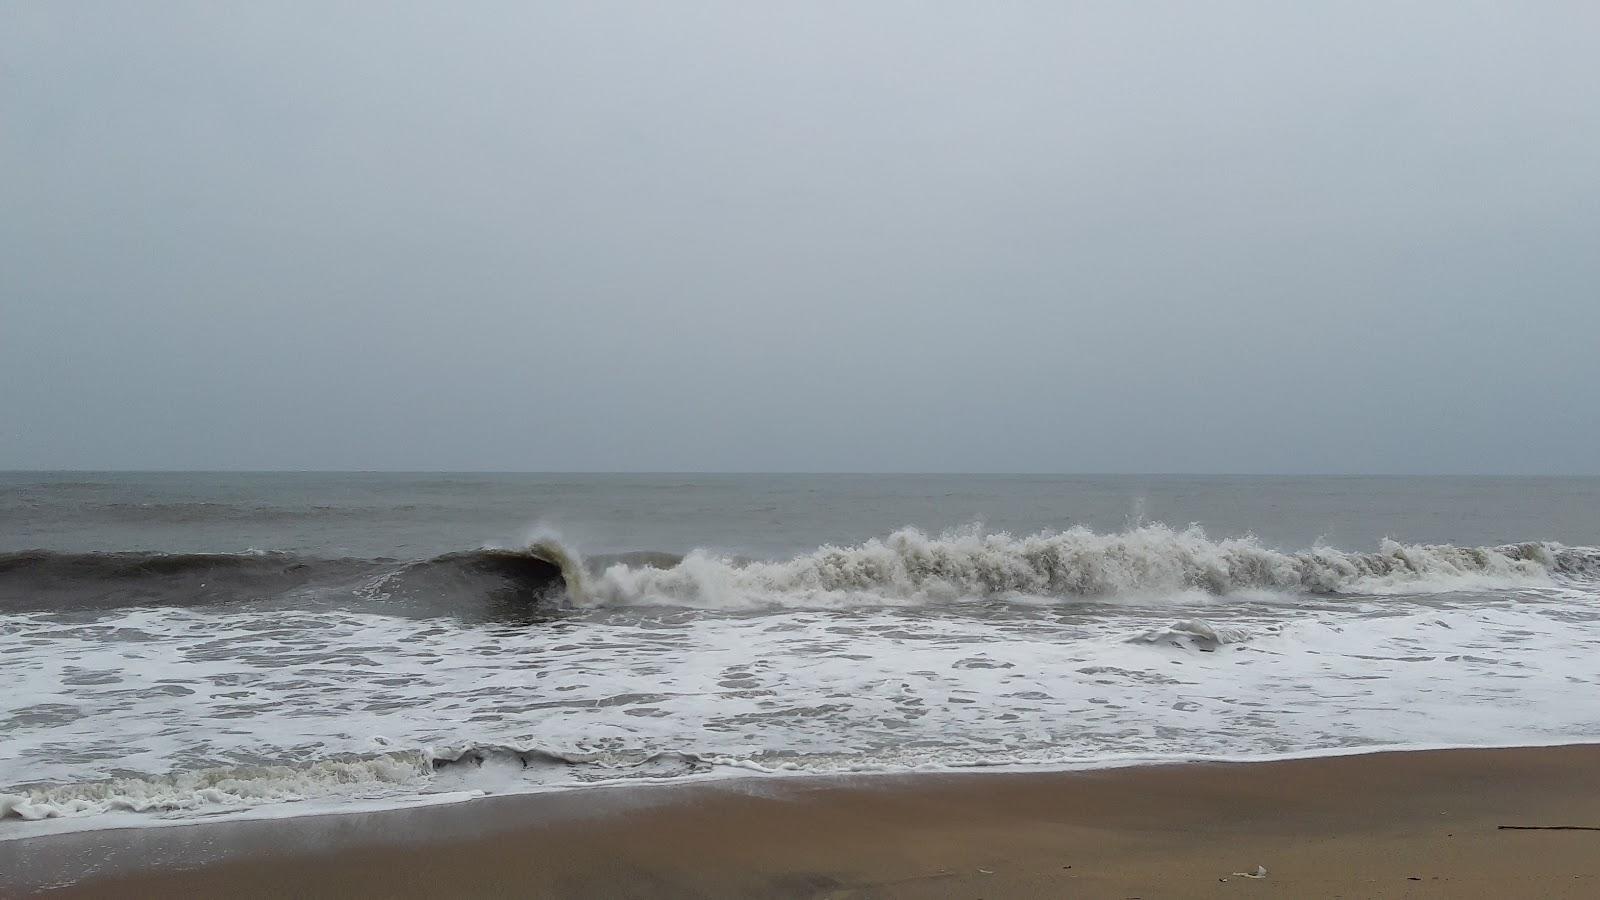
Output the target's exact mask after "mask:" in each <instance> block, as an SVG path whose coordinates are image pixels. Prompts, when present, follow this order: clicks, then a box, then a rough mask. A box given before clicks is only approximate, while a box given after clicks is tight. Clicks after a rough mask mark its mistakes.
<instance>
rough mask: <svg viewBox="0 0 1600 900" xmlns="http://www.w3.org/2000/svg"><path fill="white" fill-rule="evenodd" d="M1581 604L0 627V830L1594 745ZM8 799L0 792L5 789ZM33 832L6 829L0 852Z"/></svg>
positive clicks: (1166, 603)
mask: <svg viewBox="0 0 1600 900" xmlns="http://www.w3.org/2000/svg"><path fill="white" fill-rule="evenodd" d="M1597 653H1600V605H1597V597H1596V595H1595V593H1594V592H1593V590H1592V589H1590V588H1586V587H1582V586H1572V585H1568V586H1562V587H1549V588H1547V587H1538V588H1523V589H1518V590H1516V591H1497V592H1493V593H1482V592H1478V593H1466V594H1463V593H1454V594H1440V595H1433V596H1400V597H1387V598H1385V597H1336V598H1322V597H1317V596H1307V595H1299V596H1290V595H1285V594H1281V593H1273V594H1265V595H1258V594H1252V593H1250V592H1245V593H1244V594H1243V595H1239V594H1230V595H1226V596H1217V595H1214V594H1211V593H1209V592H1195V591H1192V590H1191V591H1188V592H1180V593H1176V594H1170V595H1166V596H1164V597H1163V596H1161V595H1151V596H1149V597H1146V598H1144V599H1143V600H1141V601H1139V602H1137V603H1125V602H1117V603H1104V602H1100V603H1078V604H1060V603H1048V602H1047V603H1043V604H1040V605H1034V604H1028V603H989V604H969V605H957V606H955V607H948V608H946V607H941V608H939V609H937V610H927V609H922V608H916V607H913V608H901V607H863V608H850V609H843V610H807V609H790V610H785V611H782V612H781V613H779V614H772V615H759V616H750V615H745V614H738V615H724V614H710V613H704V612H695V611H688V610H651V611H647V612H644V613H640V612H628V611H622V612H618V611H605V612H599V613H590V614H587V615H584V616H579V617H577V618H573V619H570V620H567V621H564V622H561V623H560V624H559V625H555V626H548V625H543V626H531V627H529V626H494V625H470V624H464V623H460V622H454V621H451V620H438V619H429V620H413V619H397V618H391V617H387V616H381V615H374V614H366V613H353V612H348V611H337V610H322V611H301V612H284V611H276V612H252V611H245V610H235V611H218V610H209V609H149V608H144V609H123V610H111V611H106V612H105V613H104V614H100V615H96V616H93V617H85V616H83V615H81V614H77V615H67V614H51V613H30V614H25V615H10V616H4V617H0V665H3V666H4V669H5V671H6V673H7V678H8V682H7V690H6V694H5V707H4V709H3V710H0V726H3V727H4V728H5V732H6V737H7V739H6V740H5V741H4V742H0V794H6V795H9V796H7V797H6V798H5V799H4V800H0V810H3V812H0V817H9V818H11V819H13V820H15V819H21V818H30V817H38V816H46V817H52V816H53V817H64V818H66V819H69V820H71V821H73V822H81V823H83V824H84V825H85V826H87V827H95V826H96V824H97V823H105V824H118V825H124V824H127V823H128V817H129V816H137V817H143V818H145V819H149V820H150V821H184V820H188V819H192V818H193V817H196V816H202V815H204V816H211V815H215V814H218V813H223V814H227V815H234V814H237V813H240V812H241V811H247V810H265V809H269V808H284V809H290V808H295V809H303V810H306V811H312V810H326V809H328V808H330V807H341V806H353V805H358V804H362V803H374V802H377V803H402V802H414V801H416V800H417V799H418V798H427V797H440V796H446V795H447V796H450V797H459V796H466V795H471V794H473V793H476V792H486V791H487V792H505V791H524V790H548V789H560V788H565V787H572V786H578V785H587V784H596V783H606V782H609V781H615V780H619V779H634V780H637V781H658V780H662V779H673V778H681V777H685V776H697V777H704V776H706V775H715V774H717V773H720V772H726V771H740V772H756V773H791V774H792V773H800V774H806V773H813V774H822V773H833V772H857V771H897V770H917V769H927V768H948V767H987V766H997V765H1000V766H1024V765H1036V766H1053V767H1060V766H1083V765H1098V764H1105V763H1107V762H1108V761H1116V760H1130V759H1139V760H1157V759H1184V758H1212V757H1227V758H1264V757H1271V756H1280V755H1284V754H1308V753H1318V752H1336V751H1344V750H1350V749H1353V748H1363V747H1365V748H1371V747H1381V746H1416V745H1483V744H1516V743H1553V742H1561V741H1572V740H1580V739H1583V738H1586V737H1590V738H1592V737H1596V736H1600V708H1597V707H1596V706H1595V704H1594V696H1595V692H1596V690H1597V688H1600V675H1597V674H1596V672H1595V669H1594V665H1593V660H1594V658H1595V657H1596V654H1597ZM7 786H9V787H7ZM34 826H40V827H45V826H49V827H59V823H58V825H55V826H52V825H50V823H49V822H43V823H39V822H34V823H18V822H16V821H11V822H3V823H0V839H3V838H5V837H12V836H24V835H26V834H29V833H34V832H32V831H30V830H29V829H30V828H32V827H34Z"/></svg>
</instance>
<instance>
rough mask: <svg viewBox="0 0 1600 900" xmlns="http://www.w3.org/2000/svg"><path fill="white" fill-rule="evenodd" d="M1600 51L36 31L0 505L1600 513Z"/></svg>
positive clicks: (1218, 29) (1479, 23)
mask: <svg viewBox="0 0 1600 900" xmlns="http://www.w3.org/2000/svg"><path fill="white" fill-rule="evenodd" d="M1596 33H1600V6H1595V5H1593V4H1580V3H1549V4H1539V5H1537V6H1535V7H1520V6H1519V7H1505V6H1496V5H1492V4H1487V3H1466V4H1461V3H1445V2H1422V3H1413V4H1405V5H1398V6H1397V5H1392V4H1380V3H1356V4H1349V5H1340V6H1338V7H1335V8H1307V7H1300V6H1283V5H1273V4H1256V3H1219V4H1206V5H1204V6H1196V5H1189V4H1177V3H1164V4H1154V5H1140V6H1138V7H1125V6H1102V5H1087V4H1044V3H1001V4H985V5H982V6H973V7H967V6H960V5H944V4H906V3H890V2H886V3H881V4H871V5H853V4H842V3H821V4H772V5H766V4H762V5H757V6H751V5H745V4H738V3H724V2H693V3H687V4H676V5H672V6H670V7H657V6H652V5H649V4H642V3H639V4H635V3H620V4H616V5H607V6H605V7H594V6H589V5H557V4H534V5H525V4H513V3H500V2H474V3H467V4H457V5H434V6H416V7H408V8H405V9H397V8H393V7H390V6H387V5H381V4H376V3H365V2H345V3H309V2H288V3H282V4H272V5H254V4H215V3H171V4H165V3H164V4H127V5H115V4H103V5H76V4H73V5H66V4H49V3H12V4H7V5H5V6H4V7H3V8H0V121H4V122H5V123H6V127H4V128H3V129H0V273H3V274H0V382H3V383H4V384H6V385H7V389H6V391H5V393H4V395H3V399H0V469H3V470H26V471H107V470H135V471H197V470H208V471H241V472H242V471H384V472H401V471H436V472H523V471H526V472H571V473H579V472H583V473H601V472H619V473H624V472H627V473H644V472H674V473H720V472H727V473H763V472H794V473H862V474H888V473H907V474H912V473H916V474H925V473H947V472H986V473H992V474H1005V473H1019V474H1065V473H1082V474H1088V473H1107V472H1120V473H1126V474H1191V473H1192V474H1207V473H1254V474H1262V475H1290V474H1301V473H1307V474H1315V473H1321V474H1330V475H1374V474H1399V475H1423V474H1439V475H1471V474H1503V475H1574V476H1588V475H1595V474H1600V455H1597V454H1596V453H1595V450H1594V448H1595V447H1600V413H1597V411H1596V410H1597V406H1596V404H1595V402H1594V400H1593V393H1594V389H1595V386H1596V385H1597V384H1600V352H1596V348H1597V346H1600V253H1596V252H1595V247H1594V245H1595V236H1596V235H1600V167H1597V166H1596V165H1595V160H1597V159H1600V54H1595V53H1594V52H1593V47H1592V44H1593V41H1592V39H1591V36H1592V35H1594V34H1596Z"/></svg>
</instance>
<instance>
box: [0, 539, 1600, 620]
mask: <svg viewBox="0 0 1600 900" xmlns="http://www.w3.org/2000/svg"><path fill="white" fill-rule="evenodd" d="M1553 577H1555V578H1564V579H1571V580H1588V581H1592V580H1596V579H1600V550H1597V549H1595V548H1571V547H1563V546H1561V545H1559V544H1553V543H1540V542H1530V543H1522V544H1510V545H1505V546H1500V547H1456V546H1452V545H1448V544H1445V545H1424V544H1402V543H1399V542H1396V541H1392V540H1385V541H1383V542H1382V543H1381V544H1380V545H1379V547H1378V549H1377V550H1376V551H1373V552H1366V553H1362V552H1351V551H1345V550H1336V549H1333V548H1329V547H1317V548H1312V549H1308V550H1300V551H1293V552H1285V551H1279V550H1274V549H1271V548H1268V547H1265V546H1263V545H1261V544H1260V543H1259V542H1258V541H1257V540H1256V539H1254V538H1251V537H1242V538H1229V539H1222V540H1214V539H1212V538H1210V537H1208V536H1207V535H1206V534H1205V532H1204V531H1202V530H1201V529H1200V528H1198V527H1190V528H1187V529H1183V530H1177V529H1172V528H1169V527H1167V526H1165V525H1145V526H1140V527H1137V528H1131V529H1128V530H1126V531H1122V532H1116V533H1109V534H1100V533H1096V532H1093V531H1090V530H1088V529H1086V528H1072V529H1069V530H1066V531H1060V532H1044V533H1039V534H1035V535H1030V536H1026V537H1016V536H1013V535H1010V534H1006V533H1003V532H983V531H981V530H979V529H976V528H968V529H964V530H960V531H953V532H947V533H944V534H941V535H939V536H931V535H929V534H927V533H925V532H923V531H920V530H918V529H915V528H906V529H902V530H900V531H896V532H894V533H893V534H890V535H889V536H887V537H885V538H881V539H873V540H869V541H866V542H865V543H861V544H856V545H853V546H833V545H828V546H823V547H820V548H818V549H816V550H814V551H811V552H809V553H805V554H802V555H799V556H796V557H794V558H792V559H788V560H782V561H752V560H744V559H734V558H729V557H725V556H720V555H717V554H714V553H710V552H707V551H701V550H697V551H694V552H692V553H690V554H688V555H687V556H678V555H675V554H667V553H650V552H638V553H628V554H618V555H611V556H604V557H595V558H592V559H587V560H586V559H585V558H584V557H582V556H581V555H580V554H579V553H578V552H577V551H576V550H575V549H573V548H571V547H570V546H568V545H566V544H564V543H563V542H562V541H561V540H560V539H559V538H556V537H554V536H542V537H540V538H538V539H536V540H534V541H532V542H530V543H529V544H528V545H527V546H525V547H523V548H520V549H481V550H470V551H462V552H458V553H448V554H444V555H442V556H436V557H432V558H428V559H421V560H412V561H405V560H398V559H390V558H380V559H355V558H342V559H322V558H315V557H305V556H299V555H296V554H291V553H278V552H269V553H239V554H228V553H218V554H209V553H189V554H161V553H145V552H121V553H59V552H54V551H48V550H30V551H23V552H13V553H0V612H28V611H60V610H69V611H70V610H96V609H111V608H119V607H130V606H185V607H186V606H210V605H220V604H229V603H251V602H271V601H283V600H292V601H298V602H312V603H317V604H329V605H334V606H345V605H350V604H356V605H363V604H366V605H372V604H375V605H376V610H375V611H383V612H388V613H393V614H398V615H424V616H429V615H457V616H462V617H467V618H474V617H476V618H485V619H493V620H503V619H507V618H512V619H515V618H518V617H521V618H528V617H529V616H535V617H537V616H539V615H556V614H559V612H560V611H561V610H562V609H580V610H581V609H592V608H606V607H629V606H675V607H687V608H699V609H762V608H806V607H812V608H826V607H834V606H860V605H885V604H889V605H893V604H919V603H936V602H945V601H954V600H960V599H984V598H996V597H998V598H1006V597H1021V596H1027V597H1041V598H1058V599H1066V598H1096V597H1118V596H1153V595H1163V596H1164V595H1169V594H1173V593H1179V592H1189V591H1202V592H1206V593H1210V594H1215V595H1226V594H1231V593H1236V592H1240V591H1249V590H1269V591H1299V592H1308V593H1315V594H1404V593H1436V592H1441V591H1451V590H1471V589H1475V588H1479V589H1494V588H1517V587H1532V586H1539V585H1543V584H1548V583H1550V581H1551V579H1552V578H1553Z"/></svg>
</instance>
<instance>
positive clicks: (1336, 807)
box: [0, 745, 1600, 900]
mask: <svg viewBox="0 0 1600 900" xmlns="http://www.w3.org/2000/svg"><path fill="white" fill-rule="evenodd" d="M1500 825H1579V826H1594V827H1600V746H1595V745H1586V746H1574V747H1558V748H1529V749H1512V750H1449V751H1427V752H1415V753H1381V754H1372V755H1363V756H1346V757H1333V758H1324V759H1308V760H1292V761H1284V762H1270V763H1240V764H1195V765H1181V766H1155V767H1141V768H1129V769H1115V770H1102V771H1095V772H1078V773H1054V774H1031V773H1030V774H1000V773H989V774H973V775H912V776H872V777H859V778H849V779H798V778H796V779H748V780H742V781H727V782H717V783H702V784H698V785H685V786H668V787H651V788H623V789H610V788H607V789H595V790H588V791H579V792H567V793H564V794H555V795H534V796H518V797H503V798H489V799H484V800H478V801H473V802H470V803H464V804H456V805H453V806H442V807H433V808H427V809H414V810H403V811H391V812H384V813H371V814H359V815H346V816H321V817H305V818H299V819H287V820H276V821H265V822H239V823H222V824H213V825H201V826H192V827H178V828H158V829H134V830H123V831H103V832H95V833H82V834H74V835H60V836H55V837H48V838H38V839H33V840H28V841H14V842H7V843H0V885H9V888H5V887H0V892H8V893H13V894H14V893H17V892H19V891H23V890H26V889H27V888H29V887H37V886H38V885H40V884H44V883H55V884H57V885H61V884H62V883H63V882H72V883H71V884H67V885H65V886H63V887H59V888H58V890H56V891H52V892H51V893H52V896H62V897H129V896H219V897H220V896H228V897H283V896H297V897H322V896H328V897H334V896H337V897H412V896H507V897H510V896H516V897H564V898H566V897H571V898H585V897H604V898H629V897H635V898H677V897H836V898H845V897H884V898H902V897H903V898H919V897H961V898H969V900H970V898H983V897H987V898H1004V897H1022V898H1030V897H1039V898H1045V897H1048V898H1060V897H1110V898H1130V897H1138V898H1146V900H1148V898H1159V897H1227V898H1236V897H1292V898H1308V897H1349V898H1358V897H1360V898H1365V897H1496V898H1502V897H1584V898H1590V897H1596V896H1600V831H1583V830H1571V831H1544V830H1529V831H1513V830H1501V829H1500V828H1498V826H1500ZM1257 866H1265V867H1266V869H1267V875H1266V877H1265V878H1260V879H1255V878H1246V877H1240V876H1238V875H1234V874H1232V873H1236V872H1246V871H1248V872H1254V871H1255V870H1256V867H1257ZM91 869H92V870H93V871H89V870H91Z"/></svg>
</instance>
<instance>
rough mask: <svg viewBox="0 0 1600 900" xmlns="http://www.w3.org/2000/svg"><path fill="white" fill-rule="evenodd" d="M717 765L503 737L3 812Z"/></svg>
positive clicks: (291, 799)
mask: <svg viewBox="0 0 1600 900" xmlns="http://www.w3.org/2000/svg"><path fill="white" fill-rule="evenodd" d="M714 767H715V764H714V763H713V762H712V761H708V760H705V759H702V758H700V757H699V756H697V755H695V754H692V753H680V752H673V751H663V752H644V751H615V752H605V753H601V752H594V753H585V752H567V753H562V752H557V751H554V750H546V749H541V748H519V747H514V746H508V745H502V744H487V745H475V744H468V745H464V746H461V747H454V748H442V749H433V748H423V749H415V750H398V751H392V752H385V753H376V754H372V755H364V756H344V757H339V758H331V759H322V760H316V761H313V762H307V763H303V764H298V765H291V764H282V765H260V766H238V767H221V768H213V769H203V770H199V771H194V772H180V773H175V774H171V775H147V776H134V777H125V778H112V779H106V780H103V781H89V782H81V783H76V784H59V785H37V786H25V787H20V788H13V789H11V790H12V792H11V793H5V792H0V820H4V819H7V818H12V819H22V820H24V821H38V820H41V819H61V818H77V817H82V816H95V815H103V814H105V813H116V812H131V813H144V814H150V815H156V816H161V815H163V814H186V813H196V812H199V813H203V814H208V815H209V814H213V813H225V812H229V811H237V810H247V809H253V808H255V807H260V806H265V805H270V804H278V803H295V802H304V801H352V800H374V799H381V798H385V797H394V796H400V795H408V796H415V795H418V794H439V793H447V792H452V791H466V792H469V793H473V794H477V793H483V792H485V791H486V790H493V789H494V788H495V787H497V786H500V785H501V783H502V782H503V781H504V778H505V777H506V776H510V777H514V778H516V779H517V780H518V781H519V782H520V784H521V786H522V787H523V788H527V787H530V786H537V785H540V784H546V785H552V786H574V785H580V784H598V783H607V782H615V781H627V780H633V781H641V780H654V779H662V778H681V777H684V776H686V775H700V774H705V773H707V772H710V771H712V770H713V768H714Z"/></svg>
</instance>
